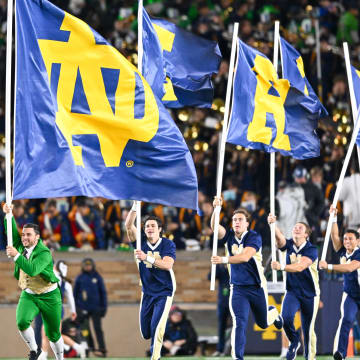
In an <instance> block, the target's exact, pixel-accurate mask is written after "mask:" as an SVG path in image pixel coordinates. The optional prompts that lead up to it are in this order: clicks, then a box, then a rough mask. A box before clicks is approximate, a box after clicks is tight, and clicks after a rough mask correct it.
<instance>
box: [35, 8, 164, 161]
mask: <svg viewBox="0 0 360 360" xmlns="http://www.w3.org/2000/svg"><path fill="white" fill-rule="evenodd" d="M60 30H64V31H68V32H70V35H69V39H68V41H67V42H64V41H53V40H46V39H39V40H38V43H39V48H40V51H41V55H42V57H43V60H44V64H45V67H46V71H47V74H48V78H49V84H51V87H52V86H53V85H54V82H53V81H52V76H54V74H55V73H56V71H54V70H53V69H54V66H55V65H60V66H59V68H60V70H59V74H58V81H57V84H56V85H57V86H56V89H55V90H54V92H56V93H55V94H53V96H54V97H55V101H56V102H57V112H56V125H57V126H58V128H59V129H60V131H61V133H62V135H63V136H64V137H65V139H66V142H67V144H68V146H69V148H70V150H71V154H72V157H73V159H74V162H75V164H76V165H79V166H84V161H83V154H82V151H83V147H82V146H81V144H80V145H74V144H73V136H76V135H79V136H81V135H93V134H96V135H97V137H98V140H99V144H100V151H101V155H102V158H103V160H104V164H105V166H106V167H118V166H119V165H120V160H121V157H122V154H123V151H124V149H125V146H126V144H127V143H128V141H129V140H131V139H132V140H136V141H142V142H148V141H150V140H151V139H152V138H153V137H154V136H155V134H156V133H157V130H158V126H159V109H158V106H157V103H156V99H155V97H154V94H153V92H152V90H151V88H150V85H149V84H148V83H147V82H146V81H145V80H144V78H143V77H142V76H141V74H139V72H138V70H137V69H136V68H135V67H134V66H133V65H132V64H131V63H130V62H128V61H127V60H126V59H125V58H124V56H123V55H121V54H120V53H119V52H118V51H117V50H116V49H115V48H114V47H112V46H109V45H107V44H102V43H97V42H96V41H95V37H94V33H93V32H92V30H91V28H90V27H89V26H88V25H87V24H86V23H84V22H83V21H81V20H79V19H76V18H75V17H74V16H72V15H70V14H68V13H65V17H64V20H63V22H62V25H61V27H60ZM53 65H54V66H53ZM111 70H113V71H115V72H116V73H117V74H118V77H117V78H116V80H114V83H113V84H111V97H109V96H108V92H107V91H108V90H109V88H107V86H109V84H107V83H106V82H105V80H104V79H105V77H104V75H103V73H104V71H111ZM80 85H81V88H82V89H83V94H84V95H83V98H84V102H86V103H87V104H86V105H87V107H88V112H87V113H82V112H80V111H72V104H73V101H74V98H75V99H77V97H76V96H77V93H76V92H75V89H76V88H78V87H77V86H80ZM49 88H50V86H49ZM138 92H141V94H142V96H138V95H137V96H135V93H138ZM75 103H76V101H75ZM135 103H136V107H135ZM136 109H137V110H136ZM138 109H141V111H139V110H138Z"/></svg>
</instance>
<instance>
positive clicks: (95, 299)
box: [74, 258, 107, 357]
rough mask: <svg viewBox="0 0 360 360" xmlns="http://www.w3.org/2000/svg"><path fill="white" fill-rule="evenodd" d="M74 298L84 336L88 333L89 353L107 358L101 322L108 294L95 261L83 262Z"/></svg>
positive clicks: (87, 260)
mask: <svg viewBox="0 0 360 360" xmlns="http://www.w3.org/2000/svg"><path fill="white" fill-rule="evenodd" d="M74 297H75V304H76V312H77V315H78V322H79V324H80V328H81V330H82V333H83V334H84V333H88V338H87V343H88V346H89V351H92V352H94V354H95V355H96V356H100V357H106V346H105V340H104V333H103V330H102V325H101V322H102V318H103V317H104V316H105V315H106V311H107V294H106V288H105V284H104V280H103V278H102V276H101V275H100V274H99V273H98V272H97V271H96V268H95V263H94V260H93V259H90V258H86V259H84V260H83V262H82V271H81V274H79V275H78V276H77V278H76V279H75V286H74ZM90 319H91V321H92V323H93V326H94V330H95V335H96V342H97V345H98V347H97V348H96V347H95V343H94V339H93V336H92V334H91V330H90V324H89V321H90ZM84 330H85V331H84Z"/></svg>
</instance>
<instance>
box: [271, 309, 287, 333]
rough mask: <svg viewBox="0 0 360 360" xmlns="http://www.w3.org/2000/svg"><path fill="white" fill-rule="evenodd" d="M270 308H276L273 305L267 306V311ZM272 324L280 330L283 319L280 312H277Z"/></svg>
mask: <svg viewBox="0 0 360 360" xmlns="http://www.w3.org/2000/svg"><path fill="white" fill-rule="evenodd" d="M272 309H276V308H275V306H269V311H270V310H272ZM274 325H275V327H276V328H277V329H279V330H281V329H282V328H283V325H284V320H283V318H282V316H281V315H280V314H278V316H277V318H276V319H275V321H274Z"/></svg>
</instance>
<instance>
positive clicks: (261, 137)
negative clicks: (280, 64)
mask: <svg viewBox="0 0 360 360" xmlns="http://www.w3.org/2000/svg"><path fill="white" fill-rule="evenodd" d="M237 53H238V56H237V64H236V70H235V77H234V86H233V102H232V111H231V116H230V124H229V132H228V137H227V142H229V143H232V144H236V145H241V146H244V147H246V148H250V149H257V150H263V151H267V152H275V151H279V152H280V153H281V154H283V155H285V156H292V157H294V158H296V159H306V158H312V157H316V156H319V154H320V141H319V138H318V137H317V135H316V132H315V129H316V128H317V122H318V119H319V116H320V113H321V112H320V111H316V112H315V113H314V112H312V111H311V110H310V106H309V103H311V101H310V100H308V99H307V97H308V96H306V95H304V94H303V93H302V92H301V91H299V90H298V89H297V88H296V87H294V86H292V85H291V83H290V82H289V80H287V79H278V77H277V74H276V72H275V69H274V66H273V64H272V63H271V61H270V60H269V59H268V58H267V57H266V56H265V55H263V54H262V53H260V52H259V51H257V50H255V49H253V48H252V47H250V46H248V45H246V44H245V43H244V42H242V41H241V40H238V49H237Z"/></svg>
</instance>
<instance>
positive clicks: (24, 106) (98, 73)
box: [14, 0, 197, 209]
mask: <svg viewBox="0 0 360 360" xmlns="http://www.w3.org/2000/svg"><path fill="white" fill-rule="evenodd" d="M16 20H17V29H16V30H17V68H16V78H17V82H16V114H15V117H16V123H15V126H16V131H15V134H16V135H15V164H14V166H15V170H14V171H15V172H14V199H22V198H44V197H63V196H71V195H85V196H91V197H94V196H102V197H105V198H109V199H134V200H142V201H149V202H155V203H161V204H167V205H172V206H178V207H186V208H192V209H197V178H196V172H195V167H194V163H193V160H192V157H191V154H190V152H189V150H188V148H187V145H186V143H185V141H184V139H183V136H182V135H181V133H180V131H179V130H178V128H177V127H176V125H175V124H174V122H173V120H172V118H171V116H170V115H169V113H168V111H167V110H166V109H165V107H164V106H163V104H162V103H161V101H160V99H158V98H157V97H156V96H155V95H154V93H153V91H152V89H151V87H150V85H149V84H148V83H147V82H146V81H145V79H144V78H143V77H142V76H141V74H139V72H138V70H137V69H136V68H135V67H134V66H133V65H132V64H131V63H129V62H128V61H127V60H126V59H125V58H124V57H123V56H122V55H121V54H120V53H119V52H118V51H117V50H116V49H115V48H114V47H112V46H111V45H109V44H108V43H107V42H106V40H104V39H103V38H102V37H101V36H100V35H99V34H98V33H96V32H95V31H94V30H93V29H91V28H90V27H89V26H88V25H87V24H86V23H84V22H83V21H81V20H79V19H77V18H76V17H74V16H72V15H70V14H68V13H66V12H64V11H62V10H60V9H59V8H57V7H56V6H54V5H53V4H51V3H50V2H49V1H47V0H18V1H17V7H16Z"/></svg>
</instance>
